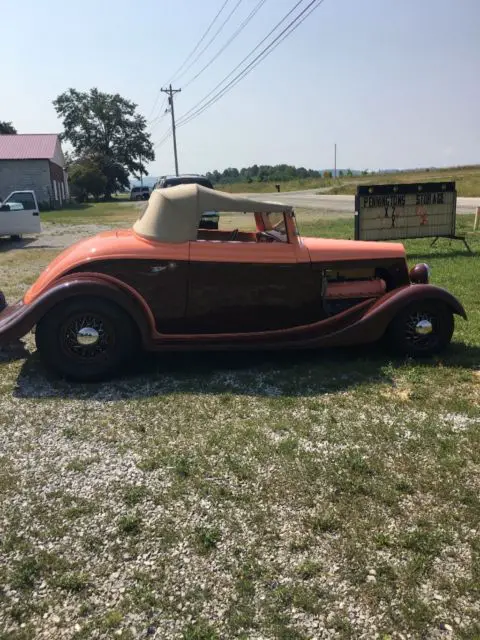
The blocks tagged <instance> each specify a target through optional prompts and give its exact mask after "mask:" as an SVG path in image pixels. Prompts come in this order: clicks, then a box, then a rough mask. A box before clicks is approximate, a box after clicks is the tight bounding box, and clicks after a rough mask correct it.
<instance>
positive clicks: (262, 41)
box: [179, 0, 304, 122]
mask: <svg viewBox="0 0 480 640" xmlns="http://www.w3.org/2000/svg"><path fill="white" fill-rule="evenodd" d="M303 1H304V0H298V2H296V4H295V5H294V6H293V7H292V8H291V9H290V11H288V13H286V14H285V15H284V16H283V18H282V19H281V20H280V21H279V22H277V24H276V25H275V26H274V27H273V29H271V30H270V31H269V32H268V33H267V35H266V36H265V37H264V38H263V39H262V40H260V42H259V43H258V44H257V46H256V47H255V48H254V49H252V50H251V51H250V53H248V54H247V55H246V56H245V57H244V58H243V59H242V60H241V61H240V62H239V63H238V64H237V66H236V67H234V68H233V69H232V71H230V73H229V74H227V75H226V76H225V77H224V78H223V79H222V80H220V82H219V83H218V84H217V85H215V87H214V88H213V89H212V90H211V91H210V92H209V93H208V94H207V95H206V96H205V97H204V98H202V99H201V100H200V101H199V102H197V104H196V105H194V106H193V107H192V108H191V109H189V110H188V111H187V112H186V113H184V114H183V115H182V116H180V118H179V122H180V121H181V120H182V119H184V118H187V117H189V116H190V114H191V113H193V111H195V109H197V108H198V107H199V106H200V105H201V104H202V103H204V102H206V101H207V100H208V99H209V98H210V96H211V95H212V94H213V93H214V92H215V91H216V90H217V89H218V88H219V87H221V86H222V84H224V83H225V82H226V81H227V80H228V78H230V77H231V76H232V75H233V74H234V73H235V71H236V70H237V69H239V68H240V67H241V66H242V64H243V63H244V62H246V61H247V60H248V59H249V58H250V57H251V56H252V55H253V54H254V53H255V51H257V49H259V48H260V47H261V46H262V44H263V43H264V42H265V41H266V40H268V38H269V37H270V36H271V35H272V33H274V32H275V31H276V30H277V29H278V27H279V26H280V25H281V24H282V23H283V22H285V20H286V19H287V18H288V17H289V16H290V15H291V14H292V13H293V12H294V11H295V9H296V8H297V7H298V6H299V5H300V4H302V2H303Z"/></svg>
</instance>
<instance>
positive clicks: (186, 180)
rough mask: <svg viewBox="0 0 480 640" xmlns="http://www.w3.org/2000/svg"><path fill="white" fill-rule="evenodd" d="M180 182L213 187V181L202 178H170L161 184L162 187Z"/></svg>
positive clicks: (173, 185) (174, 185) (172, 185)
mask: <svg viewBox="0 0 480 640" xmlns="http://www.w3.org/2000/svg"><path fill="white" fill-rule="evenodd" d="M179 184H199V185H201V186H202V187H207V188H208V189H213V185H212V183H211V182H210V181H209V180H207V179H202V178H169V179H167V180H165V181H164V182H163V184H161V186H162V187H176V186H177V185H179Z"/></svg>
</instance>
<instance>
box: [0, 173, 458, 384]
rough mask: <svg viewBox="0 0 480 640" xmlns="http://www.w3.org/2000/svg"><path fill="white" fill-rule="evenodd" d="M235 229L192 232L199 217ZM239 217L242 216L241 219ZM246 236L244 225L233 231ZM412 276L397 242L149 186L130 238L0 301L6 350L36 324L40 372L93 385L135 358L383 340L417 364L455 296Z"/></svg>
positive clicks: (70, 257)
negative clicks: (348, 235)
mask: <svg viewBox="0 0 480 640" xmlns="http://www.w3.org/2000/svg"><path fill="white" fill-rule="evenodd" d="M211 210H215V211H221V212H222V213H223V212H233V213H235V212H236V214H235V215H234V216H233V218H232V217H230V218H228V217H227V218H224V219H226V220H227V221H228V220H232V219H233V220H240V221H241V222H243V221H248V220H250V221H251V222H252V231H244V230H240V229H238V228H232V229H229V230H227V231H224V230H208V229H199V228H198V227H199V221H200V219H201V216H202V213H203V212H204V211H211ZM246 212H250V216H249V217H248V218H247V217H245V216H242V215H240V216H239V215H238V214H239V213H243V214H246ZM237 226H239V227H242V229H243V227H244V224H237ZM428 278H429V268H428V266H427V265H425V264H420V265H417V266H415V267H413V269H412V270H411V271H410V272H409V271H408V269H407V264H406V259H405V250H404V247H403V245H401V244H396V243H386V242H359V241H352V240H332V239H322V238H303V237H300V235H299V233H298V231H297V226H296V221H295V215H294V213H293V211H292V209H291V207H289V206H286V205H283V204H279V203H274V202H268V203H266V202H258V201H255V200H252V199H248V198H241V197H235V196H232V195H228V194H224V193H219V192H218V191H212V190H210V189H207V188H204V187H202V186H199V185H196V184H194V185H181V186H178V187H172V188H170V189H156V190H154V192H153V193H152V195H151V197H150V200H149V203H148V206H147V208H146V210H145V212H144V213H143V215H141V217H140V218H139V219H138V220H137V221H136V223H135V224H134V225H133V229H129V230H118V231H108V232H104V233H100V234H98V235H96V236H94V237H92V238H88V239H86V240H82V241H81V242H78V243H77V244H75V245H73V246H72V247H70V248H69V249H67V250H65V251H64V252H63V253H61V254H60V255H59V256H58V257H57V258H55V259H54V260H53V262H51V263H50V265H49V266H48V267H47V268H46V269H45V271H44V272H43V273H42V274H41V275H40V277H39V278H38V280H37V281H36V282H35V284H34V285H33V286H32V287H31V288H30V289H29V290H28V291H27V293H26V295H25V297H24V298H23V300H22V301H20V302H17V303H16V304H13V305H11V306H7V305H6V303H5V299H4V298H3V296H0V297H1V298H2V300H0V309H1V308H2V307H3V311H2V312H1V313H0V346H2V345H5V344H8V343H9V342H11V341H13V340H18V339H19V338H20V337H22V336H24V335H25V334H26V333H27V332H28V331H30V330H31V329H32V328H33V327H36V330H35V339H36V344H37V348H38V351H39V352H40V356H41V358H42V359H43V361H44V362H45V363H46V364H47V365H48V366H50V367H51V368H53V369H55V370H56V371H57V372H59V373H60V374H62V375H64V376H66V377H70V378H76V379H83V380H93V379H98V378H101V377H105V376H108V375H110V374H113V373H114V372H116V371H117V370H118V369H119V367H120V365H121V364H123V363H125V362H126V361H127V360H128V359H129V358H132V357H133V356H134V355H135V354H137V353H138V351H139V350H140V349H142V348H143V349H146V350H149V351H165V350H189V351H193V350H213V349H215V350H225V349H242V350H244V349H292V348H314V347H315V348H316V347H323V346H334V345H354V344H359V343H370V342H374V341H376V340H379V339H380V338H382V337H384V336H386V337H387V338H388V340H389V342H390V343H391V345H392V346H393V347H395V348H396V349H398V350H400V351H402V352H404V353H406V354H409V355H412V356H416V355H424V354H432V353H435V352H438V351H440V350H441V349H443V348H444V347H445V346H446V345H447V344H448V343H449V342H450V339H451V337H452V333H453V327H454V324H453V315H454V314H458V315H460V316H462V317H463V318H466V314H465V311H464V309H463V307H462V305H461V304H460V302H458V300H457V299H456V298H454V297H453V296H452V295H451V294H450V293H448V292H447V291H445V290H444V289H441V288H439V287H435V286H432V285H430V284H428Z"/></svg>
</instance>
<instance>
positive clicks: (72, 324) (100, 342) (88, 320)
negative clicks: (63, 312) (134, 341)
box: [60, 314, 114, 361]
mask: <svg viewBox="0 0 480 640" xmlns="http://www.w3.org/2000/svg"><path fill="white" fill-rule="evenodd" d="M60 338H61V344H62V347H63V350H64V351H65V353H66V354H67V355H68V356H70V357H72V356H73V357H75V358H79V359H81V360H83V361H85V360H92V359H94V358H100V357H105V356H107V354H108V351H109V349H110V348H111V347H112V346H113V343H114V330H113V327H111V326H109V323H108V322H107V321H106V320H105V319H104V318H102V317H101V316H97V315H93V314H81V315H77V316H74V317H71V318H69V319H67V321H66V322H65V323H64V324H63V327H62V330H61V336H60Z"/></svg>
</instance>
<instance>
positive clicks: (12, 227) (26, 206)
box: [0, 191, 41, 240]
mask: <svg viewBox="0 0 480 640" xmlns="http://www.w3.org/2000/svg"><path fill="white" fill-rule="evenodd" d="M40 231H41V226H40V211H39V209H38V203H37V198H36V197H35V192H34V191H13V192H12V193H11V194H10V195H9V196H8V198H7V199H6V200H4V201H3V202H0V236H11V238H12V239H15V240H18V239H19V238H21V237H22V235H23V234H25V233H27V234H28V233H40Z"/></svg>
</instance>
